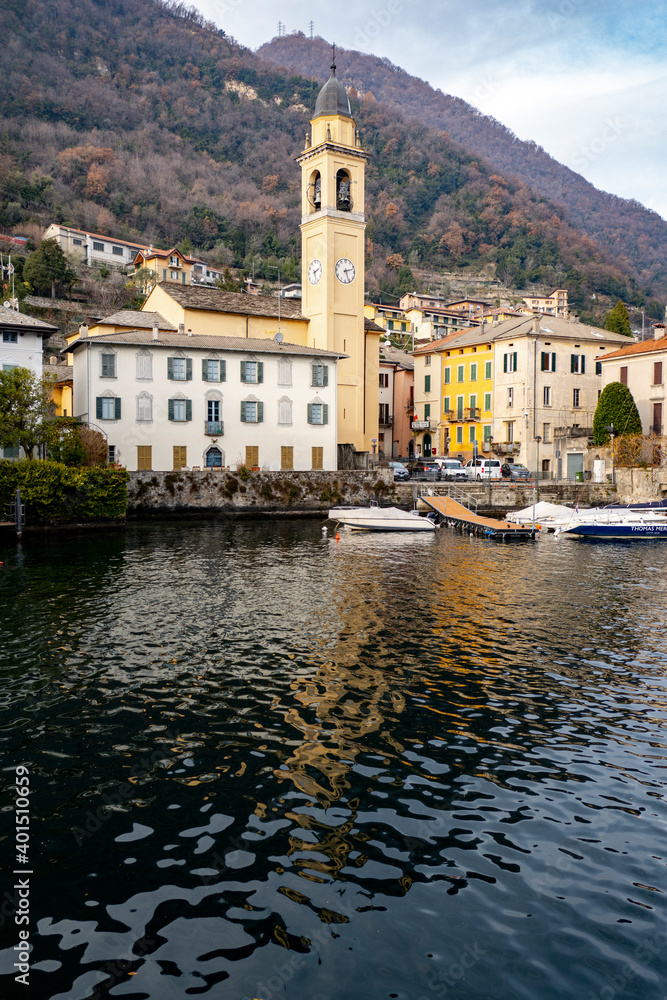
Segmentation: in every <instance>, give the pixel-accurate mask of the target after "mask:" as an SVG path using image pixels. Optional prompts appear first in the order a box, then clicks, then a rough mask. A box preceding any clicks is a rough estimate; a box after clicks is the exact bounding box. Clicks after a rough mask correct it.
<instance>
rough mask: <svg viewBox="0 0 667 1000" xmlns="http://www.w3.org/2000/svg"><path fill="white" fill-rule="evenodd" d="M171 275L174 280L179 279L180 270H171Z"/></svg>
mask: <svg viewBox="0 0 667 1000" xmlns="http://www.w3.org/2000/svg"><path fill="white" fill-rule="evenodd" d="M169 277H170V278H171V280H172V281H178V271H170V272H169Z"/></svg>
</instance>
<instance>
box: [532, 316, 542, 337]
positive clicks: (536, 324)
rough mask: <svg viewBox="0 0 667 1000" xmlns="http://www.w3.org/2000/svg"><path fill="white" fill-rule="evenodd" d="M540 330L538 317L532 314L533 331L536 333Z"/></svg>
mask: <svg viewBox="0 0 667 1000" xmlns="http://www.w3.org/2000/svg"><path fill="white" fill-rule="evenodd" d="M539 332H540V317H539V316H533V333H534V334H538V333H539Z"/></svg>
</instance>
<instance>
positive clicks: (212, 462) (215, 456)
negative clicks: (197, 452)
mask: <svg viewBox="0 0 667 1000" xmlns="http://www.w3.org/2000/svg"><path fill="white" fill-rule="evenodd" d="M206 468H207V469H221V468H222V452H221V451H220V449H219V448H216V447H215V445H213V446H212V447H211V448H209V449H208V451H207V452H206Z"/></svg>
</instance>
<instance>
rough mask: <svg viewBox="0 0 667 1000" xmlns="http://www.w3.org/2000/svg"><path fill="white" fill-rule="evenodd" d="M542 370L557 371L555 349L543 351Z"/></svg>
mask: <svg viewBox="0 0 667 1000" xmlns="http://www.w3.org/2000/svg"><path fill="white" fill-rule="evenodd" d="M540 370H541V371H543V372H555V371H556V353H555V351H542V361H541V365H540Z"/></svg>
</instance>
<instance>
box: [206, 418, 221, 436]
mask: <svg viewBox="0 0 667 1000" xmlns="http://www.w3.org/2000/svg"><path fill="white" fill-rule="evenodd" d="M224 433H225V425H224V424H223V422H222V420H205V421H204V434H206V435H207V436H208V437H222V436H223V434H224Z"/></svg>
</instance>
